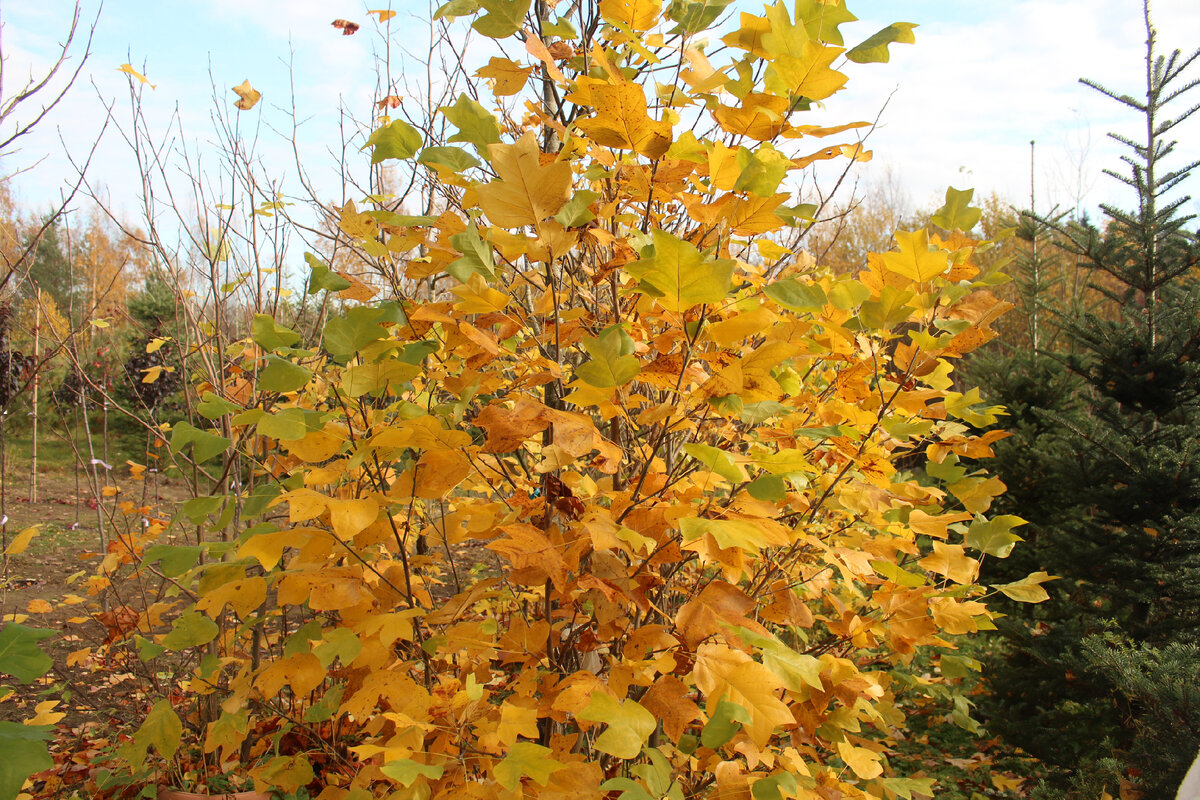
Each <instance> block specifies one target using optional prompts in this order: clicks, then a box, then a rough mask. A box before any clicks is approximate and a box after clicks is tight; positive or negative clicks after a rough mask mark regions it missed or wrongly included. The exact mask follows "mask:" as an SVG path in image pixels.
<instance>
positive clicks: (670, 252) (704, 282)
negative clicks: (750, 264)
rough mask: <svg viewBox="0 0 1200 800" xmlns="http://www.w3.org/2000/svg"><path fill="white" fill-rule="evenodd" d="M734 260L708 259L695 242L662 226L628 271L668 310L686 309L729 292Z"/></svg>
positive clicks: (717, 298)
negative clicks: (686, 240)
mask: <svg viewBox="0 0 1200 800" xmlns="http://www.w3.org/2000/svg"><path fill="white" fill-rule="evenodd" d="M733 266H734V262H733V261H732V260H730V259H727V258H720V259H714V260H711V261H709V260H706V259H705V258H704V256H703V255H702V254H701V253H700V251H699V250H697V249H696V247H695V245H693V244H691V243H690V242H685V241H683V240H682V239H679V238H677V237H676V236H673V235H671V234H669V233H667V232H666V231H663V230H655V231H654V243H653V244H652V245H651V246H650V247H647V248H645V249H644V250H643V251H642V257H641V259H640V260H639V261H633V262H631V263H629V264H626V265H625V271H626V272H628V273H629V274H630V275H632V276H633V277H635V278H637V279H638V280H639V281H641V282H642V286H641V287H639V288H641V289H642V290H643V291H647V293H648V294H651V295H653V296H654V297H656V298H658V302H659V304H660V305H662V307H663V308H665V309H667V310H668V311H686V310H687V309H689V308H692V307H693V306H697V305H700V304H701V303H719V302H721V301H722V300H724V299H725V297H726V295H728V294H729V289H730V282H731V280H732V278H733Z"/></svg>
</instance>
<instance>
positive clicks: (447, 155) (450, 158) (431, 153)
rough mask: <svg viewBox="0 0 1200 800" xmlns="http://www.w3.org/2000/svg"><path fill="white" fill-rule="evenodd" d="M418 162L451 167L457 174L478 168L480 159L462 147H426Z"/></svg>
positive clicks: (418, 157)
mask: <svg viewBox="0 0 1200 800" xmlns="http://www.w3.org/2000/svg"><path fill="white" fill-rule="evenodd" d="M417 162H418V163H420V164H427V165H429V166H439V167H449V168H450V169H452V170H454V171H455V172H466V171H467V170H469V169H471V168H472V167H478V166H479V164H480V161H479V159H477V158H476V157H475V156H473V155H471V154H470V153H468V152H467V151H466V150H463V149H462V148H461V147H449V146H446V147H426V148H425V149H424V150H422V151H421V155H419V156H417Z"/></svg>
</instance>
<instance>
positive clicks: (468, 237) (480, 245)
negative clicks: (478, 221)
mask: <svg viewBox="0 0 1200 800" xmlns="http://www.w3.org/2000/svg"><path fill="white" fill-rule="evenodd" d="M450 244H451V245H453V246H454V249H456V250H458V252H460V253H462V257H461V258H457V259H455V260H454V261H451V262H450V263H449V264H448V265H447V266H446V274H448V275H450V276H451V277H453V278H455V279H456V280H458V282H459V283H466V282H467V280H468V279H470V277H471V274H472V273H479V274H480V275H482V276H483V279H484V280H485V281H487V282H489V283H495V281H496V262H495V260H494V257H493V255H492V245H491V244H490V243H489V242H485V241H484V240H483V237H482V236H480V235H479V229H478V228H476V227H475V226H474V225H472V226H470V227H469V228H467V229H466V230H465V231H463V232H462V233H456V234H454V235H453V236H451V237H450Z"/></svg>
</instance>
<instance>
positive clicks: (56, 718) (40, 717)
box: [25, 700, 67, 725]
mask: <svg viewBox="0 0 1200 800" xmlns="http://www.w3.org/2000/svg"><path fill="white" fill-rule="evenodd" d="M58 703H59V701H58V700H43V701H42V702H40V703H38V704H37V706H36V707H35V709H34V710H35V712H36V713H37V716H35V717H33V718H32V719H27V720H25V724H26V725H57V724H58V723H59V722H60V721H61V720H62V719H63V718H65V717H66V716H67V715H66V714H64V713H62V712H61V711H55V710H54V708H55V707H56V706H57V705H58Z"/></svg>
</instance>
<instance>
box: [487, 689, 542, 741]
mask: <svg viewBox="0 0 1200 800" xmlns="http://www.w3.org/2000/svg"><path fill="white" fill-rule="evenodd" d="M496 735H497V736H498V737H499V739H500V742H501V744H503V745H504V746H505V747H511V746H512V745H514V744H516V742H517V739H518V737H521V736H524V737H526V738H527V739H536V738H537V737H538V727H537V706H536V705H534V704H533V701H532V700H530V699H528V698H520V697H512V698H509V699H508V700H505V701H504V702H503V703H502V704H501V705H500V727H499V728H498V729H497V731H496Z"/></svg>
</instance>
